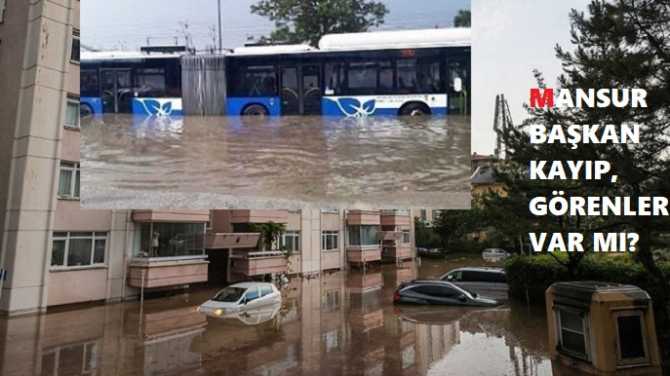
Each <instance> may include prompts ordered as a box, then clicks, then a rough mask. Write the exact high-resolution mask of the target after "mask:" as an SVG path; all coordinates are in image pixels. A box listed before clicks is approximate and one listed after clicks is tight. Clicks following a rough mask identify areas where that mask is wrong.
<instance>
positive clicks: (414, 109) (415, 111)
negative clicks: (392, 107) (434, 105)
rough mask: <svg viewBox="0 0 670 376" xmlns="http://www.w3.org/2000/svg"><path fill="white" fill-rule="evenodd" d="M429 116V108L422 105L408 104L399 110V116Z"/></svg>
mask: <svg viewBox="0 0 670 376" xmlns="http://www.w3.org/2000/svg"><path fill="white" fill-rule="evenodd" d="M424 115H430V108H429V107H428V106H426V105H425V104H423V103H408V104H406V105H404V106H403V107H402V108H401V109H400V116H424Z"/></svg>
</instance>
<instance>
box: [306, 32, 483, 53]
mask: <svg viewBox="0 0 670 376" xmlns="http://www.w3.org/2000/svg"><path fill="white" fill-rule="evenodd" d="M470 45H471V43H470V28H445V29H422V30H397V31H375V32H366V33H347V34H327V35H324V36H323V37H322V38H321V40H320V41H319V50H321V51H350V50H382V49H403V48H431V47H469V46H470Z"/></svg>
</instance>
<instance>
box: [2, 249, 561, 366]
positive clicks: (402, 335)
mask: <svg viewBox="0 0 670 376" xmlns="http://www.w3.org/2000/svg"><path fill="white" fill-rule="evenodd" d="M462 264H463V262H458V261H456V262H454V261H451V262H444V261H439V262H437V261H427V260H424V262H423V263H422V265H421V266H420V267H417V266H416V264H415V263H414V262H410V263H405V264H403V265H402V267H400V268H398V267H396V266H395V265H385V266H383V267H381V268H379V267H373V268H370V269H369V270H368V272H367V273H365V274H363V273H362V272H358V271H351V272H349V273H345V272H334V273H329V274H322V275H321V276H317V277H313V278H298V277H294V278H292V279H291V281H290V283H289V284H288V286H287V287H286V288H284V289H283V291H282V295H283V302H282V304H281V305H278V306H276V307H272V306H270V307H266V308H263V309H259V310H257V311H254V312H251V313H248V314H242V315H239V316H237V317H233V318H227V319H221V318H213V317H208V316H204V315H202V314H201V313H199V312H197V310H196V307H197V306H198V305H199V304H200V303H202V302H204V301H205V300H206V299H207V298H208V297H210V296H212V294H213V293H214V292H215V291H216V290H214V289H211V288H210V289H200V290H197V291H195V292H190V293H185V294H181V295H172V296H169V297H160V298H154V299H147V300H145V302H144V305H140V303H139V302H129V303H118V304H109V305H100V306H94V307H90V306H88V307H80V308H78V309H69V310H67V311H65V310H61V311H60V312H58V311H55V312H51V313H49V314H47V315H42V316H31V317H19V318H12V319H5V320H0V328H2V329H1V330H0V334H2V336H1V337H0V338H3V342H2V343H0V367H1V368H0V374H2V375H4V376H10V375H39V374H41V375H56V374H58V375H75V374H76V375H79V374H90V375H142V374H143V375H182V374H192V375H210V374H211V375H214V374H216V375H234V376H242V375H271V376H274V375H323V376H325V375H418V376H425V375H441V376H442V375H458V376H463V375H524V376H533V375H551V374H552V365H551V361H550V360H549V359H548V355H547V351H548V348H547V347H548V346H547V333H546V332H547V330H546V320H545V315H544V311H543V310H542V309H541V308H542V307H539V309H538V307H534V308H529V307H526V306H519V305H509V304H508V305H503V306H500V307H496V308H486V309H482V308H459V307H437V306H427V307H421V306H394V305H393V304H392V294H393V291H394V289H395V287H396V286H397V285H398V284H399V283H401V282H402V281H406V280H411V279H414V278H417V276H418V277H422V278H425V277H430V276H437V275H439V274H441V273H443V272H445V271H447V270H450V269H452V268H454V267H457V266H461V265H462ZM467 264H472V263H471V262H467Z"/></svg>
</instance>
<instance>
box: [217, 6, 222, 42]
mask: <svg viewBox="0 0 670 376" xmlns="http://www.w3.org/2000/svg"><path fill="white" fill-rule="evenodd" d="M217 2H218V4H219V54H221V53H222V52H223V40H222V34H221V0H217Z"/></svg>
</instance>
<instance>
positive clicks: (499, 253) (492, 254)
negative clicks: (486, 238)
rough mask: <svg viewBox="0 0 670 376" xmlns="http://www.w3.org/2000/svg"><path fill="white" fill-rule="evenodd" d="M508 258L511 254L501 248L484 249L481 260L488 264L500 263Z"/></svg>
mask: <svg viewBox="0 0 670 376" xmlns="http://www.w3.org/2000/svg"><path fill="white" fill-rule="evenodd" d="M510 256H511V254H510V253H509V252H507V251H505V250H504V249H502V248H486V249H485V250H483V251H482V258H483V259H484V261H488V262H498V261H502V260H504V259H506V258H508V257H510Z"/></svg>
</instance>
